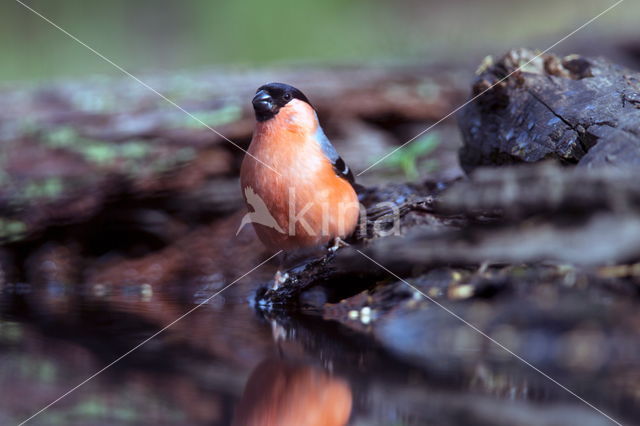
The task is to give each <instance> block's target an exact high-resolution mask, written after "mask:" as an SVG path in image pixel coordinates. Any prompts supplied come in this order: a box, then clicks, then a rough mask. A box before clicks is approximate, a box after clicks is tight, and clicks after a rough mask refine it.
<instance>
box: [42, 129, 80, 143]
mask: <svg viewBox="0 0 640 426" xmlns="http://www.w3.org/2000/svg"><path fill="white" fill-rule="evenodd" d="M78 139H79V136H78V133H77V132H76V130H75V129H74V128H73V127H70V126H62V127H57V128H55V129H53V130H51V131H50V132H48V133H45V134H44V135H43V140H44V142H45V143H46V144H47V145H48V146H51V147H55V148H61V147H68V146H71V145H73V144H74V143H76V142H77V141H78Z"/></svg>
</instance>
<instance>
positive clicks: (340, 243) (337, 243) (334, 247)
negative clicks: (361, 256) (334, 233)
mask: <svg viewBox="0 0 640 426" xmlns="http://www.w3.org/2000/svg"><path fill="white" fill-rule="evenodd" d="M342 247H349V243H347V242H346V241H345V240H343V239H342V238H340V237H335V238H334V239H333V243H332V244H331V245H330V246H329V251H330V252H331V253H335V252H336V251H338V249H339V248H342Z"/></svg>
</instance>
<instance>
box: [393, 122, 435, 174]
mask: <svg viewBox="0 0 640 426" xmlns="http://www.w3.org/2000/svg"><path fill="white" fill-rule="evenodd" d="M440 142H441V141H440V138H439V137H438V134H437V133H429V134H428V135H424V136H422V137H420V138H418V139H416V140H415V141H413V142H411V143H409V144H408V145H406V146H405V147H403V148H401V149H399V150H398V151H396V152H394V153H393V154H392V155H390V156H389V157H387V158H386V159H385V160H384V161H383V162H382V165H383V166H386V167H387V168H389V169H390V170H401V171H402V172H403V173H404V175H405V177H406V179H407V180H415V179H417V178H418V177H420V170H427V171H428V170H430V169H432V168H434V167H435V166H436V165H437V163H436V162H435V160H430V159H427V158H425V157H426V156H428V155H429V154H430V153H432V152H433V151H435V149H436V148H437V147H438V146H439V145H440Z"/></svg>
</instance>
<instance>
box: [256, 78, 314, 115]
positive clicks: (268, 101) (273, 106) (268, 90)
mask: <svg viewBox="0 0 640 426" xmlns="http://www.w3.org/2000/svg"><path fill="white" fill-rule="evenodd" d="M292 99H300V100H301V101H303V102H306V103H308V104H309V105H311V103H310V102H309V100H308V99H307V97H306V96H305V95H304V93H302V92H301V91H300V90H298V89H296V88H295V87H293V86H289V85H288V84H283V83H269V84H265V85H264V86H260V87H259V88H258V91H257V92H256V95H255V96H254V97H253V101H252V104H253V110H254V111H255V113H256V120H258V121H267V120H269V119H270V118H273V117H275V116H276V114H278V111H280V108H282V107H283V106H285V105H286V104H288V103H289V102H290V101H291V100H292Z"/></svg>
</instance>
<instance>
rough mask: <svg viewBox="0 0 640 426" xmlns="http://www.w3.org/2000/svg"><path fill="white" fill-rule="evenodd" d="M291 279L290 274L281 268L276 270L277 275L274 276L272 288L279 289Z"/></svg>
mask: <svg viewBox="0 0 640 426" xmlns="http://www.w3.org/2000/svg"><path fill="white" fill-rule="evenodd" d="M288 279H289V274H288V273H286V272H281V271H280V270H279V269H278V271H277V272H276V275H275V276H274V277H273V288H272V289H271V290H274V291H275V290H277V289H279V288H280V287H282V286H283V285H284V283H286V282H287V280H288Z"/></svg>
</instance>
